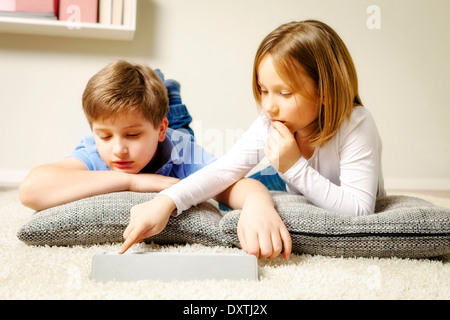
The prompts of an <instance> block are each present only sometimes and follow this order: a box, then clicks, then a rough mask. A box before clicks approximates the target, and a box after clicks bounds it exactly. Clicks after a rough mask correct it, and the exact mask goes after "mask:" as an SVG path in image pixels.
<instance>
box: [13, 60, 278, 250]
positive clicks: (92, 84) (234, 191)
mask: <svg viewBox="0 0 450 320" xmlns="http://www.w3.org/2000/svg"><path fill="white" fill-rule="evenodd" d="M160 77H162V75H160ZM166 84H167V86H168V88H169V91H168V90H167V89H166V87H165V85H164V83H163V81H162V80H161V79H160V78H159V77H158V76H157V75H156V73H155V72H154V71H153V70H152V69H151V68H149V67H147V66H143V65H133V64H130V63H128V62H125V61H120V60H119V61H116V62H113V63H111V64H110V65H108V66H106V67H105V68H103V69H102V70H100V71H99V72H98V73H97V74H96V75H95V76H94V77H92V78H91V79H90V81H89V82H88V84H87V86H86V89H85V91H84V93H83V110H84V113H85V115H86V118H87V120H88V122H89V125H90V127H91V130H92V135H89V136H87V137H84V138H83V139H82V142H81V144H80V145H79V146H78V147H77V148H76V149H75V150H74V151H73V152H71V153H70V154H69V155H68V156H67V157H66V158H65V159H63V160H61V161H59V162H56V163H52V164H47V165H42V166H39V167H37V168H35V169H33V170H32V171H31V172H30V173H29V174H28V176H27V177H26V179H25V180H24V182H23V183H22V185H21V186H20V190H19V192H20V200H21V201H22V203H23V204H24V205H26V206H28V207H30V208H32V209H35V210H43V209H46V208H49V207H53V206H56V205H60V204H63V203H67V202H71V201H75V200H79V199H81V198H85V197H89V196H93V195H98V194H104V193H109V192H116V191H125V190H129V191H136V192H160V191H162V190H164V189H166V188H168V187H170V186H172V185H173V184H175V183H177V182H178V181H179V179H183V178H185V177H187V176H189V175H190V174H192V173H194V172H195V171H197V170H199V169H201V168H202V167H204V166H206V165H207V164H209V163H211V162H213V161H214V160H215V159H214V157H213V156H212V155H210V154H209V153H207V152H206V151H204V150H203V149H202V148H201V147H200V146H199V145H198V144H196V143H195V141H194V139H193V137H192V135H190V134H188V133H186V132H182V130H180V131H179V130H173V129H171V128H168V126H169V120H168V119H167V115H169V116H170V118H171V119H173V120H174V121H173V122H174V125H175V126H178V127H181V128H185V129H187V131H190V128H189V127H188V126H187V124H188V123H189V121H190V117H189V115H188V113H187V111H186V110H185V109H183V107H184V106H183V105H181V99H180V98H179V96H178V94H177V92H176V89H177V88H176V83H175V82H173V81H172V82H171V81H166ZM174 84H175V88H173V87H174ZM174 89H175V90H174ZM169 98H170V100H171V103H170V105H171V108H172V109H171V110H169ZM181 106H183V107H181ZM177 111H179V112H177ZM177 120H178V121H177ZM190 132H192V131H190ZM160 197H162V199H164V197H165V196H164V195H160ZM216 199H217V200H218V201H219V202H221V203H223V204H225V205H227V206H229V207H231V208H236V209H237V208H242V207H243V205H244V202H245V201H246V200H247V199H251V201H250V202H252V203H256V202H258V203H261V199H266V200H267V201H268V202H269V203H270V202H271V203H272V205H273V200H272V199H271V196H270V194H269V192H268V191H267V189H266V188H265V187H264V186H263V185H262V184H261V183H260V182H258V181H256V180H253V179H242V180H240V181H238V182H236V183H235V184H234V185H232V186H231V187H229V188H228V189H226V190H224V191H223V192H222V193H221V194H219V195H218V196H217V197H216ZM167 200H170V199H169V198H167ZM263 202H264V201H263ZM147 208H148V207H147V203H142V204H139V205H136V206H134V207H133V208H132V209H131V211H130V217H131V223H130V224H132V225H134V224H136V223H137V224H139V222H138V221H139V217H140V216H143V215H144V214H145V213H147V218H146V223H147V225H146V226H145V227H146V230H147V232H145V233H144V234H143V237H142V238H140V239H133V241H132V242H130V239H128V243H127V247H128V246H129V245H131V244H132V243H135V242H138V241H141V240H143V239H145V238H147V237H150V236H152V235H155V234H158V233H159V232H161V231H162V230H163V229H164V228H165V226H166V225H167V222H168V220H169V217H170V214H159V213H158V212H157V211H155V213H154V214H153V212H152V214H151V217H150V218H151V219H150V222H149V219H148V209H147ZM280 221H281V219H280ZM283 226H284V225H283ZM129 227H130V226H129ZM129 229H130V228H127V230H129ZM127 230H125V233H124V235H125V237H126V238H128V237H129V231H127ZM286 232H287V231H286ZM281 249H282V248H281V246H280V247H279V248H272V247H271V248H270V250H268V251H270V256H273V255H275V254H276V255H278V254H279V252H280V251H281ZM256 255H259V252H257V253H256ZM276 255H275V256H276ZM268 257H269V256H268Z"/></svg>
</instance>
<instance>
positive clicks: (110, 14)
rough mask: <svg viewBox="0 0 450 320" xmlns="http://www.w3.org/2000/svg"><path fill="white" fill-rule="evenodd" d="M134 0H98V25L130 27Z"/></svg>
mask: <svg viewBox="0 0 450 320" xmlns="http://www.w3.org/2000/svg"><path fill="white" fill-rule="evenodd" d="M135 6H136V0H99V23H102V24H107V25H123V26H131V25H132V23H133V21H132V18H133V8H134V7H135Z"/></svg>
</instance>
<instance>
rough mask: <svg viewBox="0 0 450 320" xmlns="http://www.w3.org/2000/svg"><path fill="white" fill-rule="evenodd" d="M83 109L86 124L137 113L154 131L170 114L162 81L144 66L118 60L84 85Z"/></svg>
mask: <svg viewBox="0 0 450 320" xmlns="http://www.w3.org/2000/svg"><path fill="white" fill-rule="evenodd" d="M82 101H83V110H84V113H85V115H86V118H87V120H88V122H89V125H90V126H91V128H92V122H93V121H96V120H102V119H108V118H114V117H116V116H117V115H119V114H121V113H123V112H131V111H138V112H141V114H142V115H143V116H144V117H145V118H146V119H147V120H149V121H150V122H151V123H152V124H153V126H154V127H155V128H156V127H157V126H158V125H159V124H160V123H161V121H162V120H163V119H164V117H165V116H166V115H167V113H168V112H169V99H168V96H167V89H166V87H165V85H164V83H163V81H162V80H161V79H160V78H159V77H158V76H157V75H156V73H155V72H154V71H153V70H152V69H151V68H150V67H148V66H146V65H139V64H131V63H129V62H127V61H123V60H117V61H115V62H112V63H110V64H109V65H107V66H106V67H104V68H103V69H102V70H100V71H99V72H98V73H97V74H96V75H94V76H93V77H92V78H91V79H90V80H89V82H88V84H87V85H86V89H85V90H84V93H83V99H82Z"/></svg>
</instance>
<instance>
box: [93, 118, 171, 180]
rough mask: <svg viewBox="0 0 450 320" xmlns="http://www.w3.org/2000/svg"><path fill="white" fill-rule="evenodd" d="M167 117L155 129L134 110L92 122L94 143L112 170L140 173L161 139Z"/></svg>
mask: <svg viewBox="0 0 450 320" xmlns="http://www.w3.org/2000/svg"><path fill="white" fill-rule="evenodd" d="M166 129H167V118H165V119H164V120H163V121H162V122H161V124H160V125H159V127H158V128H154V126H153V124H152V123H151V122H150V121H149V120H147V119H146V118H144V116H142V115H141V113H139V112H137V111H135V112H130V113H123V114H120V115H117V116H116V117H114V118H113V119H103V120H97V121H94V122H93V123H92V131H93V133H94V139H95V144H96V145H97V150H98V153H99V154H100V156H101V157H102V159H103V161H105V163H106V164H107V165H108V167H110V168H111V170H113V171H121V172H125V173H139V172H140V171H141V170H142V169H143V168H144V167H145V166H146V165H147V164H148V163H149V162H150V161H151V160H152V158H153V156H154V155H155V153H156V149H157V147H158V142H161V141H164V138H165V133H166Z"/></svg>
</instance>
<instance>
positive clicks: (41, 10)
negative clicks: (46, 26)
mask: <svg viewBox="0 0 450 320" xmlns="http://www.w3.org/2000/svg"><path fill="white" fill-rule="evenodd" d="M58 5H59V0H1V1H0V16H3V17H16V18H30V19H50V20H56V19H57V18H58Z"/></svg>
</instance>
